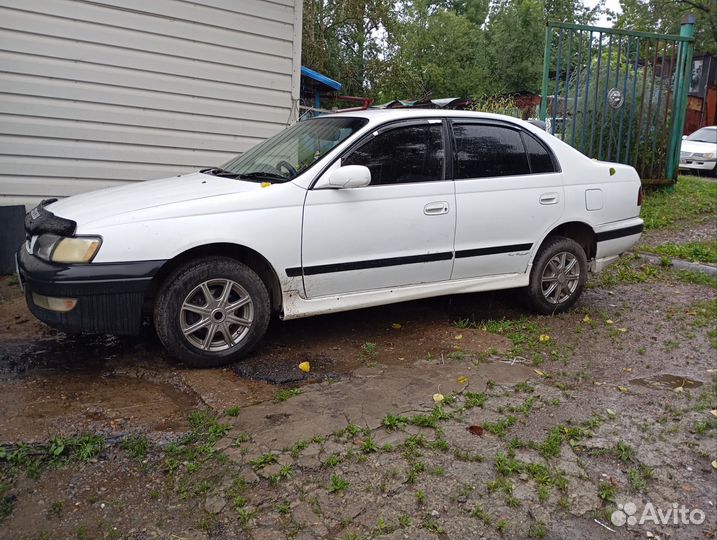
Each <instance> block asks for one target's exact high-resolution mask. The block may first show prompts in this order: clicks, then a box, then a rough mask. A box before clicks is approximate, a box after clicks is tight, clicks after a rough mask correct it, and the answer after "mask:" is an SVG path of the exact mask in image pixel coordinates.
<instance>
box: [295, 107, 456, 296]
mask: <svg viewBox="0 0 717 540" xmlns="http://www.w3.org/2000/svg"><path fill="white" fill-rule="evenodd" d="M446 134H447V131H446V125H445V124H444V122H443V121H442V120H440V119H430V120H417V121H410V122H402V123H400V124H393V125H391V126H387V127H385V128H380V129H379V130H377V131H374V132H373V133H372V134H370V135H368V136H367V139H366V140H364V141H362V142H361V143H360V144H359V146H358V147H357V148H355V149H353V150H350V151H349V154H348V155H345V156H343V157H342V161H341V165H364V166H366V167H368V168H369V170H370V171H371V184H370V185H369V186H366V187H361V188H354V189H311V190H309V192H308V193H307V197H306V201H305V205H304V222H303V234H302V272H303V276H304V287H305V290H306V295H307V296H308V297H309V298H315V297H320V296H326V295H335V294H345V293H351V292H358V291H368V290H374V289H383V288H389V287H401V286H407V285H415V284H419V283H433V282H437V281H446V280H449V279H450V275H451V268H452V264H453V237H454V231H455V222H456V215H455V212H456V210H455V209H456V205H455V192H454V187H453V182H451V181H450V180H446V178H447V174H446V167H447V160H446ZM329 173H330V171H328V172H326V173H324V174H329Z"/></svg>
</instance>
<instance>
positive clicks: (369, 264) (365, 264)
mask: <svg viewBox="0 0 717 540" xmlns="http://www.w3.org/2000/svg"><path fill="white" fill-rule="evenodd" d="M532 247H533V244H513V245H510V246H492V247H487V248H478V249H465V250H462V251H458V252H456V258H458V259H462V258H466V257H480V256H483V255H496V254H499V253H513V252H516V251H529V250H530V248H532ZM452 258H453V253H451V252H450V251H445V252H441V253H427V254H426V255H410V256H407V257H388V258H386V259H372V260H369V261H355V262H346V263H333V264H321V265H317V266H307V267H305V268H304V272H303V273H304V275H305V276H315V275H317V274H331V273H334V272H350V271H352V270H366V269H369V268H385V267H387V266H400V265H403V264H416V263H425V262H435V261H448V260H450V259H452ZM286 275H287V276H288V277H299V276H301V267H298V266H297V267H293V268H287V269H286Z"/></svg>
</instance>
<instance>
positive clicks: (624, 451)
mask: <svg viewBox="0 0 717 540" xmlns="http://www.w3.org/2000/svg"><path fill="white" fill-rule="evenodd" d="M615 453H616V454H617V457H618V458H619V459H620V461H622V462H624V463H629V462H630V461H632V460H633V458H634V454H635V451H634V450H633V448H632V446H630V445H629V444H627V443H626V442H625V441H618V442H617V444H616V445H615Z"/></svg>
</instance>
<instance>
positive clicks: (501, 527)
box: [495, 519, 508, 532]
mask: <svg viewBox="0 0 717 540" xmlns="http://www.w3.org/2000/svg"><path fill="white" fill-rule="evenodd" d="M495 528H496V529H497V530H498V532H503V531H505V529H507V528H508V520H507V519H499V520H498V521H496V522H495Z"/></svg>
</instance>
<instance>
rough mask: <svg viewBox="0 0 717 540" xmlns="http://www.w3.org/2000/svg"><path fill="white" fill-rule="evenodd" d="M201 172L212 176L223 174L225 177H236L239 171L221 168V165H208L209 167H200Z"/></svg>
mask: <svg viewBox="0 0 717 540" xmlns="http://www.w3.org/2000/svg"><path fill="white" fill-rule="evenodd" d="M199 172H200V173H202V174H211V175H212V176H223V177H226V178H237V177H238V176H239V173H235V172H232V171H228V170H226V169H222V168H221V167H210V168H209V169H202V170H200V171H199Z"/></svg>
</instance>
